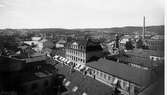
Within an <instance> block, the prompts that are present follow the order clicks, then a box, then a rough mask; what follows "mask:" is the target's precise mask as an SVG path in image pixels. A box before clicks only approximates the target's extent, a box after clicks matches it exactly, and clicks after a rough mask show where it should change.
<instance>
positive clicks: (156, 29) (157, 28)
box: [78, 25, 164, 35]
mask: <svg viewBox="0 0 167 95" xmlns="http://www.w3.org/2000/svg"><path fill="white" fill-rule="evenodd" d="M142 29H143V27H137V26H127V27H113V28H99V29H98V28H95V29H78V30H80V31H98V32H107V33H134V32H142ZM146 31H149V32H152V33H155V34H158V35H164V25H160V26H148V27H146Z"/></svg>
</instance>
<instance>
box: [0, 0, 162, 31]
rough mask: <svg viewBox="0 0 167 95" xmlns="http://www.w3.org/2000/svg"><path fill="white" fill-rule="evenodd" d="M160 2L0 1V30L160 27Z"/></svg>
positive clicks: (136, 0) (100, 0) (108, 0)
mask: <svg viewBox="0 0 167 95" xmlns="http://www.w3.org/2000/svg"><path fill="white" fill-rule="evenodd" d="M163 4H164V1H163V0H0V28H102V27H103V28H105V27H117V26H118V27H122V26H142V23H143V22H142V19H143V16H146V25H147V26H150V25H163V24H164V5H163Z"/></svg>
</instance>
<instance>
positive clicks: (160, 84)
mask: <svg viewBox="0 0 167 95" xmlns="http://www.w3.org/2000/svg"><path fill="white" fill-rule="evenodd" d="M139 95H164V77H161V78H160V79H159V80H158V81H157V82H155V83H153V84H151V85H150V86H149V87H148V88H146V89H144V90H143V91H142V92H140V93H139Z"/></svg>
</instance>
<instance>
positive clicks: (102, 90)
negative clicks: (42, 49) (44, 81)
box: [56, 64, 113, 95]
mask: <svg viewBox="0 0 167 95" xmlns="http://www.w3.org/2000/svg"><path fill="white" fill-rule="evenodd" d="M56 67H57V68H58V69H59V73H61V74H64V75H65V76H66V79H67V80H68V81H70V82H71V83H70V85H69V86H68V87H67V89H68V92H66V93H68V95H81V94H82V93H83V92H86V93H87V94H88V95H111V93H112V92H113V90H112V88H111V87H109V86H107V85H105V84H103V83H101V82H99V81H97V80H95V79H93V78H90V77H88V76H86V77H85V78H84V76H83V74H82V73H80V72H78V71H75V72H73V73H72V74H70V68H69V67H67V66H65V65H64V66H63V67H62V64H57V66H56ZM66 82H67V81H66ZM75 86H77V87H78V90H77V91H76V92H75V94H74V92H72V89H73V87H75ZM65 95H66V94H65Z"/></svg>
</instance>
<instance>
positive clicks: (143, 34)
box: [142, 16, 145, 39]
mask: <svg viewBox="0 0 167 95" xmlns="http://www.w3.org/2000/svg"><path fill="white" fill-rule="evenodd" d="M142 36H143V39H144V37H145V16H144V17H143V33H142Z"/></svg>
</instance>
